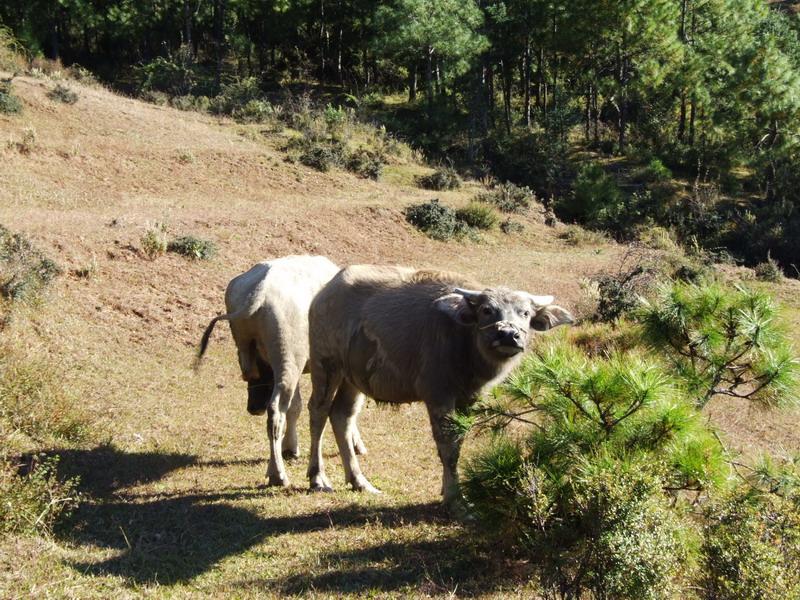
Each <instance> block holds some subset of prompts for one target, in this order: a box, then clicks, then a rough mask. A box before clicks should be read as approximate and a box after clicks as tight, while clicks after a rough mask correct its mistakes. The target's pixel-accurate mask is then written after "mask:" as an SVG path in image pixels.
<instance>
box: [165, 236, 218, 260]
mask: <svg viewBox="0 0 800 600" xmlns="http://www.w3.org/2000/svg"><path fill="white" fill-rule="evenodd" d="M167 251H168V252H174V253H176V254H180V255H181V256H185V257H186V258H191V259H192V260H209V259H211V258H213V257H214V256H215V255H216V253H217V247H216V245H215V244H214V242H212V241H210V240H204V239H202V238H198V237H195V236H193V235H184V236H181V237H178V238H175V239H174V240H172V241H171V242H169V244H167Z"/></svg>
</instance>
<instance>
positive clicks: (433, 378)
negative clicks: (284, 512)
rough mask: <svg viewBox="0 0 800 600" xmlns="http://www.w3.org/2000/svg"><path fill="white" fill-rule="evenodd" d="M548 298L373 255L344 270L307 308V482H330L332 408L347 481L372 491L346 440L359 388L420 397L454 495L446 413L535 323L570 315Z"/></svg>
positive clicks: (392, 396) (396, 398) (515, 357)
mask: <svg viewBox="0 0 800 600" xmlns="http://www.w3.org/2000/svg"><path fill="white" fill-rule="evenodd" d="M552 302H553V297H552V296H534V295H532V294H529V293H527V292H522V291H514V290H510V289H506V288H488V289H485V288H483V286H481V285H479V284H476V283H474V282H471V281H468V280H467V279H465V278H464V277H462V276H459V275H456V274H452V273H440V272H434V271H417V270H413V269H407V268H402V267H379V266H371V265H361V266H352V267H348V268H345V269H343V270H342V271H340V272H339V274H337V275H336V276H335V277H334V278H333V279H332V280H331V281H330V283H328V284H327V285H326V286H325V287H324V288H323V289H322V290H321V291H320V292H319V294H317V296H316V298H315V299H314V301H313V302H312V303H311V309H310V311H309V332H310V336H311V337H310V340H311V359H310V368H311V381H312V385H313V392H312V395H311V400H310V401H309V412H310V417H311V459H310V462H309V468H308V476H309V478H310V482H311V487H312V489H318V490H330V489H331V484H330V481H329V479H328V478H327V476H326V475H325V469H324V466H323V460H322V449H321V443H320V440H321V437H322V433H323V430H324V428H325V423H326V420H327V419H328V417H330V420H331V424H332V426H333V431H334V434H335V436H336V442H337V445H338V446H339V452H340V453H341V456H342V462H343V464H344V469H345V477H346V479H347V482H348V483H350V484H351V485H352V486H353V489H356V490H366V491H372V492H375V491H377V490H375V488H374V487H373V486H372V485H371V484H370V483H369V481H367V479H366V477H364V475H363V474H362V472H361V469H360V467H359V464H358V459H357V458H356V455H355V448H354V446H353V442H352V437H353V436H352V433H351V432H352V430H353V428H354V427H355V419H356V415H357V413H358V410H359V409H360V401H359V398H360V392H363V393H364V394H367V395H368V396H371V397H373V398H375V400H377V401H381V402H391V403H403V402H413V401H416V400H421V401H423V402H425V404H426V406H427V408H428V414H429V417H430V422H431V425H432V427H433V437H434V439H435V440H436V446H437V449H438V451H439V458H440V459H441V461H442V465H443V467H444V476H443V479H442V493H443V495H444V500H445V502H446V503H450V502H451V501H453V500H456V499H459V498H460V492H459V490H458V479H457V474H456V464H457V462H458V455H459V452H460V446H461V443H460V441H459V439H458V437H457V436H456V435H455V434H454V433H453V432H452V431H451V430H450V428H449V427H448V423H447V419H448V416H449V415H450V414H451V413H452V412H453V411H454V410H456V409H464V408H465V407H467V406H469V405H470V404H472V403H473V402H474V401H475V399H476V397H477V396H478V395H479V394H480V392H481V390H483V389H485V388H488V387H490V386H491V385H493V384H495V383H498V382H500V381H501V380H502V379H503V378H504V377H505V376H506V375H507V374H508V372H509V371H510V370H511V369H513V368H514V367H515V366H516V365H517V364H518V363H519V361H520V358H521V356H522V352H523V351H524V350H525V349H526V348H527V346H528V343H529V341H530V338H531V333H530V332H531V331H532V330H533V331H546V330H548V329H551V328H552V327H556V326H558V325H562V324H567V323H572V322H573V319H572V316H571V315H570V314H569V313H568V312H567V311H566V310H564V309H563V308H561V307H560V306H555V305H553V304H552Z"/></svg>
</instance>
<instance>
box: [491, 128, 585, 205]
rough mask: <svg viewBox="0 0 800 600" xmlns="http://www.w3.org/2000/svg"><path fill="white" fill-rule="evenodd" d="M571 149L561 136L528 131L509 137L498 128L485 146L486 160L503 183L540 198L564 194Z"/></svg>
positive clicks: (515, 131)
mask: <svg viewBox="0 0 800 600" xmlns="http://www.w3.org/2000/svg"><path fill="white" fill-rule="evenodd" d="M568 154H569V152H568V148H567V145H566V144H565V143H563V141H562V138H561V136H557V135H552V134H550V133H549V132H537V133H533V132H531V131H529V130H528V129H527V128H526V129H524V130H514V131H512V133H510V134H507V133H505V132H504V131H503V130H502V129H496V130H495V132H494V133H493V134H491V136H490V137H489V139H487V140H486V142H485V143H484V157H485V160H486V161H487V163H488V164H489V165H490V166H491V168H492V173H493V174H494V175H495V176H496V177H497V178H498V179H500V180H506V181H513V182H514V183H516V184H518V185H523V186H527V187H529V188H530V189H532V190H533V191H534V192H535V193H536V194H537V195H538V196H539V197H540V198H551V197H557V196H561V195H563V194H562V192H564V191H565V190H564V189H563V188H564V187H565V183H564V182H566V181H569V180H570V179H571V175H572V174H571V168H570V163H569V158H568Z"/></svg>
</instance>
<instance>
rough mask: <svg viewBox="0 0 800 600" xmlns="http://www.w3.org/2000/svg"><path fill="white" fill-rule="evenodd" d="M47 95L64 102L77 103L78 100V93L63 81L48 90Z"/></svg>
mask: <svg viewBox="0 0 800 600" xmlns="http://www.w3.org/2000/svg"><path fill="white" fill-rule="evenodd" d="M47 97H48V98H50V99H51V100H55V101H57V102H63V103H64V104H75V103H76V102H77V101H78V94H77V93H76V92H74V91H72V89H70V88H69V87H68V86H66V85H64V84H62V83H57V84H56V87H54V88H53V89H52V90H50V91H49V92H47Z"/></svg>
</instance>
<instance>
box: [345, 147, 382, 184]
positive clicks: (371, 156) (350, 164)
mask: <svg viewBox="0 0 800 600" xmlns="http://www.w3.org/2000/svg"><path fill="white" fill-rule="evenodd" d="M383 162H384V161H383V157H382V156H381V155H380V154H379V153H377V152H372V151H371V150H367V149H365V148H359V149H358V150H356V151H355V152H351V153H350V155H349V156H348V157H347V164H346V166H347V170H348V171H351V172H352V173H355V174H356V175H358V176H359V177H363V178H365V179H374V180H376V181H377V180H378V179H379V178H380V176H381V173H382V172H383Z"/></svg>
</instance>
